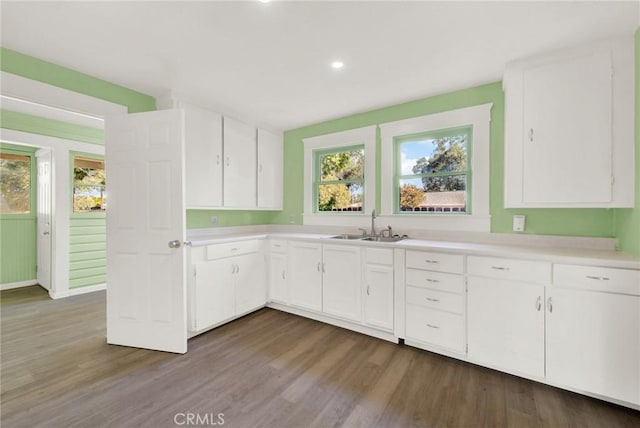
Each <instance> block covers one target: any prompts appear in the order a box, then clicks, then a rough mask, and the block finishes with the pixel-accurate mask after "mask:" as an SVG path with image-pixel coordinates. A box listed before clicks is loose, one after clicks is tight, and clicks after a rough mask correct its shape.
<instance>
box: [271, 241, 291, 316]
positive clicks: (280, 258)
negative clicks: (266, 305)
mask: <svg viewBox="0 0 640 428" xmlns="http://www.w3.org/2000/svg"><path fill="white" fill-rule="evenodd" d="M269 300H271V301H273V302H278V303H284V304H288V303H289V296H288V290H287V255H286V254H279V253H272V254H271V255H270V256H269Z"/></svg>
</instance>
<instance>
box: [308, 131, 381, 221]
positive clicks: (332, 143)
mask: <svg viewBox="0 0 640 428" xmlns="http://www.w3.org/2000/svg"><path fill="white" fill-rule="evenodd" d="M302 141H303V142H304V214H303V220H302V221H303V224H310V225H314V224H315V225H320V224H322V225H325V224H326V225H344V226H351V225H355V224H358V225H360V224H361V223H362V222H363V221H364V222H366V220H363V219H364V218H365V217H368V214H366V213H367V212H369V211H370V210H372V209H373V208H374V207H375V201H376V125H371V126H365V127H363V128H356V129H351V130H348V131H342V132H335V133H332V134H326V135H320V136H317V137H311V138H305V139H303V140H302ZM358 144H363V145H364V195H363V196H364V204H363V207H362V211H361V212H356V213H354V212H347V213H333V212H332V213H315V212H314V209H313V164H314V162H313V152H314V150H322V149H331V148H340V147H349V146H354V145H358Z"/></svg>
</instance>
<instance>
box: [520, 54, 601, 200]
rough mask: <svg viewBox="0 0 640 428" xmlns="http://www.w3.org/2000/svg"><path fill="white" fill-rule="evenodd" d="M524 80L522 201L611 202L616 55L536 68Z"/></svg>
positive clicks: (591, 56)
mask: <svg viewBox="0 0 640 428" xmlns="http://www.w3.org/2000/svg"><path fill="white" fill-rule="evenodd" d="M523 79H524V80H523V88H524V111H523V117H524V126H523V128H524V129H523V134H524V135H523V139H522V141H523V159H524V162H523V165H522V168H523V201H524V202H525V203H534V204H535V203H541V204H543V203H550V204H554V203H571V202H575V203H589V202H593V203H603V202H609V201H611V195H612V193H611V185H612V182H611V176H612V172H611V164H612V162H611V159H612V158H611V146H612V127H611V126H612V116H611V115H612V106H611V103H612V88H613V86H612V63H611V51H610V50H609V49H602V50H599V51H595V52H590V53H586V54H584V53H583V54H582V55H578V56H572V57H570V58H567V59H564V60H562V61H556V62H553V63H547V64H543V65H540V66H537V67H533V68H530V69H528V70H525V71H524V76H523Z"/></svg>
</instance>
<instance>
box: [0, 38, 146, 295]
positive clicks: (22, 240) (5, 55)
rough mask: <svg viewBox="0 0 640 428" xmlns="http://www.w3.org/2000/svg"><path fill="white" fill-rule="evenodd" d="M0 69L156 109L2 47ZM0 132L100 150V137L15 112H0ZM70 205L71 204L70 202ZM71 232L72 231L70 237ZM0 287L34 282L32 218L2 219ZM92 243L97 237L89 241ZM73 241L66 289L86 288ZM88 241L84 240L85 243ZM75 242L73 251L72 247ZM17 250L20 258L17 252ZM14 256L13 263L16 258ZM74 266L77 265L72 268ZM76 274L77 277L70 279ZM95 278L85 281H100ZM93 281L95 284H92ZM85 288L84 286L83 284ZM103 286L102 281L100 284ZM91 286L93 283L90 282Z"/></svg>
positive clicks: (140, 98) (135, 108) (130, 94)
mask: <svg viewBox="0 0 640 428" xmlns="http://www.w3.org/2000/svg"><path fill="white" fill-rule="evenodd" d="M0 69H1V70H2V71H6V72H8V73H12V74H17V75H20V76H23V77H26V78H29V79H33V80H38V81H40V82H44V83H48V84H50V85H54V86H58V87H61V88H65V89H68V90H71V91H75V92H79V93H81V94H85V95H89V96H92V97H95V98H100V99H103V100H107V101H111V102H114V103H118V104H121V105H125V106H127V108H128V110H129V112H131V113H134V112H141V111H150V110H155V109H156V103H155V99H154V98H153V97H150V96H148V95H144V94H141V93H139V92H136V91H132V90H130V89H127V88H123V87H121V86H118V85H114V84H113V83H109V82H106V81H104V80H100V79H96V78H95V77H91V76H88V75H86V74H82V73H79V72H77V71H74V70H71V69H68V68H65V67H61V66H59V65H56V64H51V63H48V62H45V61H42V60H39V59H37V58H33V57H31V56H28V55H24V54H21V53H19V52H16V51H12V50H10V49H6V48H3V47H0ZM0 127H2V128H6V129H12V130H18V131H23V132H30V133H34V134H41V135H48V136H52V137H59V138H66V139H70V140H75V141H82V142H86V143H92V144H103V141H104V132H103V131H102V130H100V129H94V128H89V127H84V126H78V125H72V124H68V123H65V122H60V121H55V120H50V119H45V118H41V117H37V116H31V115H27V114H23V113H17V112H14V111H8V110H2V111H0ZM69 203H71V201H69ZM77 227H80V224H79V223H78V221H76V220H75V219H73V220H72V224H71V230H70V233H72V234H74V233H76V232H78V231H79V230H81V229H78V228H77ZM74 228H75V231H74ZM0 231H1V236H0V250H1V251H2V257H1V258H0V283H2V284H4V283H10V282H19V281H29V280H33V279H35V278H36V271H35V266H36V222H35V216H34V217H33V219H32V220H30V221H26V220H25V221H21V222H16V220H14V219H9V218H7V217H6V216H2V217H0ZM94 238H96V237H95V236H94V237H92V238H91V239H94ZM82 239H84V238H81V239H78V238H76V237H74V236H72V237H71V242H72V243H71V245H72V249H71V250H72V254H71V266H70V269H71V271H72V272H71V276H72V278H71V282H70V287H74V286H80V285H87V284H88V283H87V280H86V279H83V278H86V277H87V276H90V275H85V274H87V273H88V272H89V271H84V272H81V269H83V268H82V267H81V266H83V264H78V263H76V262H75V260H76V259H78V258H79V257H80V258H81V257H82V256H79V255H78V251H76V250H80V249H82V248H83V247H82V246H81V245H82V244H81V243H79V242H78V240H82ZM87 239H88V238H87ZM74 242H76V244H77V245H79V246H76V247H73V246H74V245H76V244H74ZM17 248H18V249H20V252H19V253H18V251H16V249H17ZM14 256H15V257H14ZM74 263H75V264H74ZM74 272H75V273H74ZM97 277H98V275H95V276H94V278H93V279H92V280H91V281H89V282H93V281H95V280H97V279H99V278H97ZM96 278H97V279H96ZM83 282H85V284H83ZM102 282H104V281H102ZM94 283H95V282H94Z"/></svg>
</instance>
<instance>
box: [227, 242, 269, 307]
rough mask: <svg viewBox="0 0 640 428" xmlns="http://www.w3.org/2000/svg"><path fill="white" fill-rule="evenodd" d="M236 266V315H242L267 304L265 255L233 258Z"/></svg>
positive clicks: (252, 254) (247, 255)
mask: <svg viewBox="0 0 640 428" xmlns="http://www.w3.org/2000/svg"><path fill="white" fill-rule="evenodd" d="M232 260H234V263H235V264H236V311H235V314H236V315H242V314H245V313H247V312H249V311H252V310H254V309H256V308H259V307H261V306H264V304H265V303H266V302H267V289H266V286H267V284H266V270H265V263H264V254H263V253H262V252H259V253H251V254H244V255H241V256H237V257H233V258H232Z"/></svg>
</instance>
